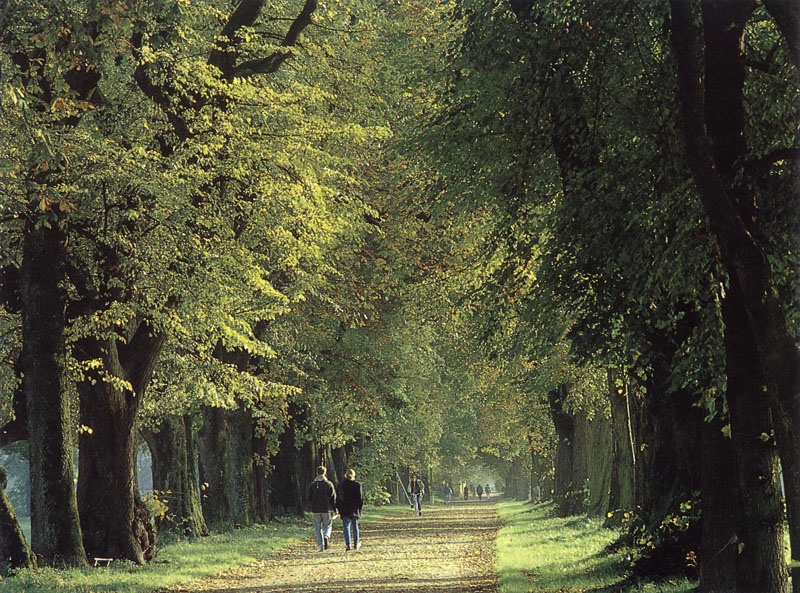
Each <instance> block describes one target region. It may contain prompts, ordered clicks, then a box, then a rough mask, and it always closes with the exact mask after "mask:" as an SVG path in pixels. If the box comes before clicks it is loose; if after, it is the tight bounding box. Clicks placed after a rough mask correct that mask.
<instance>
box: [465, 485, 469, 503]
mask: <svg viewBox="0 0 800 593" xmlns="http://www.w3.org/2000/svg"><path fill="white" fill-rule="evenodd" d="M468 498H469V484H464V500H467V499H468Z"/></svg>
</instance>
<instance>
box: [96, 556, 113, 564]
mask: <svg viewBox="0 0 800 593" xmlns="http://www.w3.org/2000/svg"><path fill="white" fill-rule="evenodd" d="M112 562H114V559H113V558H95V559H94V565H95V566H110V565H111V563H112Z"/></svg>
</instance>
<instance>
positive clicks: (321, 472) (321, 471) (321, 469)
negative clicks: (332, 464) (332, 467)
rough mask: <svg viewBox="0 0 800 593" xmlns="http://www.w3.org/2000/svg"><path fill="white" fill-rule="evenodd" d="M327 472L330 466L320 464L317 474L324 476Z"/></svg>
mask: <svg viewBox="0 0 800 593" xmlns="http://www.w3.org/2000/svg"><path fill="white" fill-rule="evenodd" d="M327 473H328V468H327V467H325V466H324V465H320V466H319V467H317V475H318V476H324V475H326V474H327Z"/></svg>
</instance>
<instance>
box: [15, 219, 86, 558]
mask: <svg viewBox="0 0 800 593" xmlns="http://www.w3.org/2000/svg"><path fill="white" fill-rule="evenodd" d="M42 222H45V221H42ZM65 262H66V252H65V248H64V237H63V235H62V233H61V231H60V230H59V227H58V225H57V224H56V223H55V222H54V221H47V224H46V225H45V224H40V225H38V226H37V225H36V224H35V223H34V221H33V220H30V221H29V222H28V223H27V224H26V228H25V234H24V238H23V252H22V276H21V279H20V291H21V295H22V302H23V306H22V359H23V368H24V379H23V389H24V391H25V399H26V402H27V417H28V418H34V419H35V422H29V423H28V431H29V437H30V438H29V441H28V445H29V451H30V467H31V472H30V475H31V546H32V548H33V550H34V552H36V554H37V555H39V556H40V558H41V559H42V561H43V562H44V563H46V564H58V565H61V564H63V565H68V566H80V565H84V564H86V554H85V553H84V548H83V545H82V544H81V527H80V522H79V519H78V507H77V504H76V499H75V489H74V483H73V478H74V471H73V460H72V454H73V442H72V432H71V429H70V419H71V414H70V399H69V394H68V389H67V388H66V379H65V377H66V368H65V367H66V347H65V338H64V329H65V307H66V294H65V292H64V288H63V281H64V278H65V273H64V265H65Z"/></svg>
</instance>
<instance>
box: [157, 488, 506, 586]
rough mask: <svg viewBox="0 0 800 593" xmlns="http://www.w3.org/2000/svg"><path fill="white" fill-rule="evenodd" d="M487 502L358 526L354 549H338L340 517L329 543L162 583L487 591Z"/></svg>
mask: <svg viewBox="0 0 800 593" xmlns="http://www.w3.org/2000/svg"><path fill="white" fill-rule="evenodd" d="M499 525H500V521H499V518H498V516H497V509H496V508H495V505H494V503H493V502H486V501H483V502H479V501H469V502H453V503H452V504H451V505H450V507H445V506H444V505H442V504H437V505H436V506H435V507H431V506H430V505H429V506H427V507H425V508H423V512H422V516H420V517H415V516H413V513H412V512H411V510H409V512H408V513H407V514H402V515H399V516H397V517H393V518H391V519H387V520H385V521H381V522H379V523H370V524H368V525H363V524H362V526H361V549H360V550H357V551H349V552H345V549H344V538H343V535H342V522H341V521H340V520H338V519H337V520H336V521H335V522H334V531H333V536H332V538H331V545H330V548H329V549H328V550H326V551H325V552H319V551H317V546H316V543H315V542H314V541H312V540H313V530H312V528H311V526H309V539H308V540H307V541H306V542H304V543H302V544H300V545H298V546H295V547H293V548H289V549H286V550H284V551H283V552H279V553H277V554H275V555H273V556H270V557H269V558H267V559H265V560H262V561H260V562H257V563H255V564H250V565H247V566H243V567H239V568H237V569H235V570H231V571H229V572H226V573H223V574H221V575H219V576H217V577H214V578H210V579H203V580H201V581H196V582H194V583H190V584H189V585H182V586H176V587H175V588H173V589H170V590H169V591H175V592H191V593H267V592H268V593H277V592H291V593H312V592H321V591H325V592H331V593H338V592H345V591H347V592H348V593H409V592H411V593H422V592H426V593H494V592H495V590H496V578H495V574H494V537H495V535H496V533H497V530H498V528H499Z"/></svg>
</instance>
